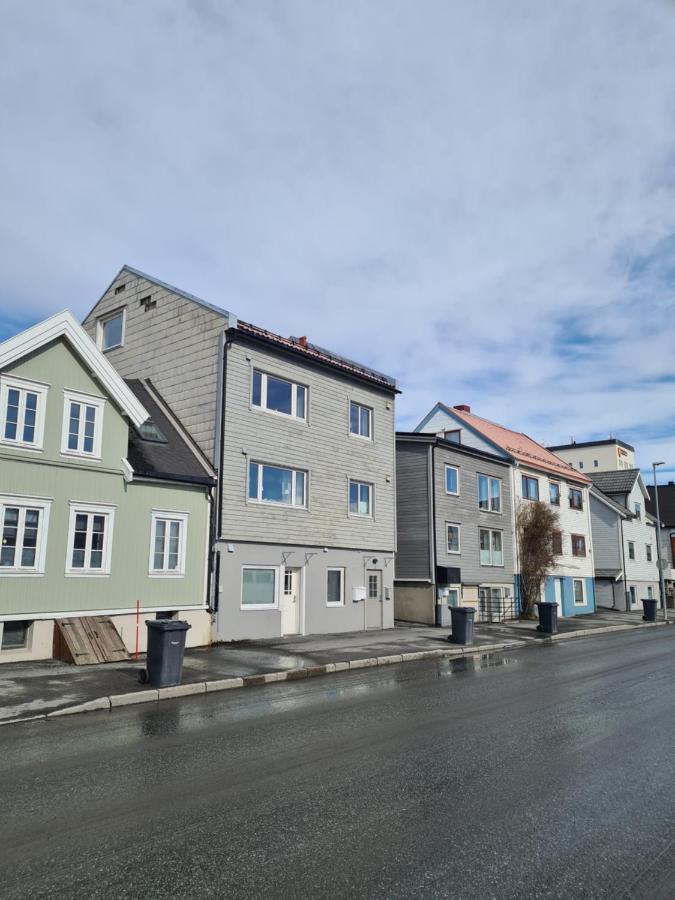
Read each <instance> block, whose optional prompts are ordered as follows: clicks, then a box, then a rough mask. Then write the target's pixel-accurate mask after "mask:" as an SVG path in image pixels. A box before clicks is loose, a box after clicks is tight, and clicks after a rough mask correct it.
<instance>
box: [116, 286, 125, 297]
mask: <svg viewBox="0 0 675 900" xmlns="http://www.w3.org/2000/svg"><path fill="white" fill-rule="evenodd" d="M126 287H127V286H126V284H118V285H117V287H116V288H115V296H117V294H121V293H122V291H124V290H126Z"/></svg>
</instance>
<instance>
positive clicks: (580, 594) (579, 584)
mask: <svg viewBox="0 0 675 900" xmlns="http://www.w3.org/2000/svg"><path fill="white" fill-rule="evenodd" d="M574 602H575V603H583V602H584V584H583V581H577V580H575V581H574Z"/></svg>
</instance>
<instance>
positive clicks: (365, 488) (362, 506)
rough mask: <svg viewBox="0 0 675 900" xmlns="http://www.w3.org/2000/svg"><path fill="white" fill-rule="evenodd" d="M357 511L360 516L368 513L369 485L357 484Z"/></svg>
mask: <svg viewBox="0 0 675 900" xmlns="http://www.w3.org/2000/svg"><path fill="white" fill-rule="evenodd" d="M359 513H360V514H361V515H362V516H369V515H370V485H369V484H362V485H360V486H359Z"/></svg>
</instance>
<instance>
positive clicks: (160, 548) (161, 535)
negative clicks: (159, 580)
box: [152, 519, 166, 569]
mask: <svg viewBox="0 0 675 900" xmlns="http://www.w3.org/2000/svg"><path fill="white" fill-rule="evenodd" d="M165 537H166V522H165V521H164V520H163V519H157V521H156V522H155V546H154V551H153V561H152V567H153V569H163V568H164V541H165Z"/></svg>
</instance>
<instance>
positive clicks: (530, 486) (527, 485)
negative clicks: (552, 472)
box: [523, 475, 539, 500]
mask: <svg viewBox="0 0 675 900" xmlns="http://www.w3.org/2000/svg"><path fill="white" fill-rule="evenodd" d="M523 498H524V499H525V500H538V499H539V481H538V480H537V479H536V478H531V477H530V476H529V475H523Z"/></svg>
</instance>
